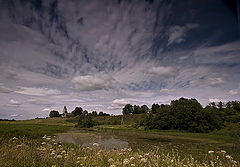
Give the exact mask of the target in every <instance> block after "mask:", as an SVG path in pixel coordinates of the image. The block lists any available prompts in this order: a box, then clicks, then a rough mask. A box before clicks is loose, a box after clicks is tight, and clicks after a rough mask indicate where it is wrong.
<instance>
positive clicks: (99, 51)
mask: <svg viewBox="0 0 240 167" xmlns="http://www.w3.org/2000/svg"><path fill="white" fill-rule="evenodd" d="M0 3H1V4H0V9H1V10H0V70H1V75H0V97H1V99H0V109H1V111H0V118H14V119H28V118H34V117H45V116H47V115H48V112H49V110H51V109H55V110H59V111H62V108H63V106H64V105H66V106H67V107H68V109H69V111H72V110H73V109H74V108H75V107H76V106H81V107H82V108H84V109H87V110H89V111H92V110H96V111H104V112H108V113H112V114H120V113H121V108H122V107H123V106H124V105H125V104H127V103H131V104H138V105H142V104H147V105H149V106H150V105H151V104H152V103H169V102H170V101H171V100H173V99H176V98H179V97H182V96H184V97H189V98H197V99H198V100H199V101H200V102H201V103H202V104H203V105H206V104H208V103H209V102H211V101H219V100H221V101H229V100H240V82H239V81H240V73H239V71H240V47H239V46H240V42H239V34H240V29H239V27H240V26H239V17H240V16H239V4H237V1H234V0H228V1H227V0H210V1H209V0H202V1H197V0H183V1H181V2H180V1H177V0H169V1H158V0H154V1H146V0H141V1H139V0H131V1H130V0H122V1H121V0H119V1H117V0H101V1H100V0H92V1H87V0H80V1H77V0H68V1H64V0H63V1H58V0H49V1H44V0H42V1H41V0H8V1H5V0H0Z"/></svg>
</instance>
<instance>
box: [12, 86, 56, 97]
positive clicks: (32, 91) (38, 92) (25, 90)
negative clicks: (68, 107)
mask: <svg viewBox="0 0 240 167" xmlns="http://www.w3.org/2000/svg"><path fill="white" fill-rule="evenodd" d="M19 88H20V90H17V91H15V92H16V93H19V94H24V95H32V96H46V95H57V94H60V93H61V91H59V90H57V89H50V88H36V87H19Z"/></svg>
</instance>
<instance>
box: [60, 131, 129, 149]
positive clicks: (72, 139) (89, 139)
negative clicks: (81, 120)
mask: <svg viewBox="0 0 240 167" xmlns="http://www.w3.org/2000/svg"><path fill="white" fill-rule="evenodd" d="M57 140H58V141H61V142H66V143H73V144H77V145H81V146H83V147H92V146H93V143H98V144H99V147H101V148H105V149H122V148H127V147H128V146H129V143H128V142H127V141H124V140H122V139H119V138H117V137H116V136H112V135H110V136H109V135H101V134H100V133H92V132H91V133H88V132H84V131H81V132H73V133H63V134H59V135H58V137H57Z"/></svg>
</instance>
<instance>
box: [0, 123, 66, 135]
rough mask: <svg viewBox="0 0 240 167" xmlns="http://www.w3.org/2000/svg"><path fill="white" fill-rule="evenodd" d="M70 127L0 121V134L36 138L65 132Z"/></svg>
mask: <svg viewBox="0 0 240 167" xmlns="http://www.w3.org/2000/svg"><path fill="white" fill-rule="evenodd" d="M69 129H70V127H69V126H66V125H61V124H59V125H52V124H50V125H47V124H34V123H30V122H28V121H26V122H24V123H23V122H18V121H17V122H14V123H13V122H11V123H10V122H0V136H4V138H11V137H14V136H15V137H27V138H29V139H38V138H41V137H42V136H43V135H45V134H48V135H53V134H56V133H62V132H66V131H68V130H69Z"/></svg>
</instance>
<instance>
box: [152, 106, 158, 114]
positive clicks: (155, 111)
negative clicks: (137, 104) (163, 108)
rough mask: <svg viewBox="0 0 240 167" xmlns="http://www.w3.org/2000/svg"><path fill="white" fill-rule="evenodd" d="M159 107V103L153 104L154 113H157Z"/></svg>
mask: <svg viewBox="0 0 240 167" xmlns="http://www.w3.org/2000/svg"><path fill="white" fill-rule="evenodd" d="M159 108H160V106H159V104H153V105H152V108H151V112H152V113H153V114H156V113H157V111H158V109H159Z"/></svg>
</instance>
